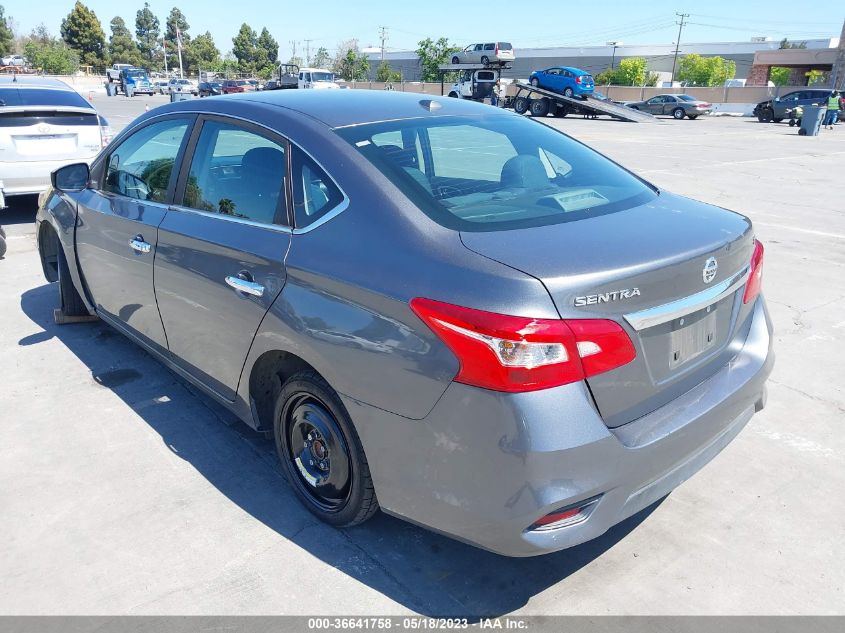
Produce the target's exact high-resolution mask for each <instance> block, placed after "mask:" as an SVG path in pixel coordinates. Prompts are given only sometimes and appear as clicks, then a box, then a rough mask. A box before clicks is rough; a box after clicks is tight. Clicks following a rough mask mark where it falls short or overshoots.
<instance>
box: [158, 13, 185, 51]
mask: <svg viewBox="0 0 845 633" xmlns="http://www.w3.org/2000/svg"><path fill="white" fill-rule="evenodd" d="M190 28H191V27H190V25H189V24H188V20H187V19H186V18H185V15H184V14H183V13H182V12H181V11H180V10H179V9H178V8H177V7H173V8H172V9H170V14H169V15H168V16H167V20H165V21H164V39H166V40H167V43H168V44H169V46H168V48H170V49H171V50H174V51H175V50H176V34H177V32H178V33H179V35H180V36H181V38H182V46H187V44H188V42H190V41H191V36H190V35H188V29H190Z"/></svg>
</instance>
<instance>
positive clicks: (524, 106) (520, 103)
mask: <svg viewBox="0 0 845 633" xmlns="http://www.w3.org/2000/svg"><path fill="white" fill-rule="evenodd" d="M528 105H529V104H528V98H527V97H517V98H516V99H514V100H513V111H514V112H516V113H517V114H525V113H526V112H528Z"/></svg>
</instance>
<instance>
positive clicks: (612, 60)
mask: <svg viewBox="0 0 845 633" xmlns="http://www.w3.org/2000/svg"><path fill="white" fill-rule="evenodd" d="M607 45H608V46H612V47H613V57H611V58H610V70H613V68H614V67H615V66H616V49H617V48H618V47H620V46H622V42H620V41H618V40H616V41H613V42H608V43H607Z"/></svg>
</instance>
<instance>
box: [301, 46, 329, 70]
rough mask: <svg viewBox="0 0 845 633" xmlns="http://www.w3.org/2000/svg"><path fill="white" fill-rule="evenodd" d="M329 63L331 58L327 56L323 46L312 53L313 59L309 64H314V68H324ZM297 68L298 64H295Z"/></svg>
mask: <svg viewBox="0 0 845 633" xmlns="http://www.w3.org/2000/svg"><path fill="white" fill-rule="evenodd" d="M331 61H332V58H331V57H330V56H329V51H327V50H326V47H325V46H321V47H320V48H318V49H317V52H316V53H314V58H313V59H312V60H311V63H312V64H314V68H326V67H328V65H329V64H330V63H331ZM291 63H293V62H291ZM297 66H299V64H297Z"/></svg>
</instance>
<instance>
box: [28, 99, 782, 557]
mask: <svg viewBox="0 0 845 633" xmlns="http://www.w3.org/2000/svg"><path fill="white" fill-rule="evenodd" d="M37 235H38V244H39V249H40V253H41V258H42V262H43V267H44V273H45V275H46V277H47V279H48V280H50V281H58V287H59V294H60V299H61V303H62V307H63V310H64V312H65V313H66V314H69V315H88V314H96V315H98V316H99V317H100V318H101V319H102V320H104V321H105V322H106V323H108V324H110V325H111V326H113V327H114V328H116V329H118V330H119V331H121V332H123V333H124V334H126V335H127V336H129V337H130V338H131V339H132V340H134V341H136V342H137V343H138V344H140V345H141V346H143V347H144V348H145V349H147V350H148V351H150V352H151V353H152V354H154V355H155V356H157V357H158V358H159V359H160V360H161V361H162V362H163V363H164V364H165V365H166V366H167V367H169V368H170V369H171V370H173V371H174V372H176V373H177V374H179V375H180V376H182V377H183V378H184V379H186V380H188V381H190V382H192V383H194V384H195V385H197V386H198V387H200V388H202V389H203V390H204V391H205V392H206V393H208V394H210V395H211V396H213V397H214V398H216V399H217V400H219V401H220V402H221V403H223V404H224V405H226V406H228V407H229V408H230V409H231V410H232V411H234V412H235V413H236V414H237V415H238V416H240V417H241V418H242V419H243V420H244V421H245V422H246V423H247V424H249V425H250V426H252V427H253V428H255V429H257V430H258V431H263V432H266V433H267V434H268V435H272V436H273V437H274V438H275V443H276V446H277V449H278V453H279V457H280V458H281V462H282V465H283V470H284V472H285V474H286V476H287V478H288V480H289V482H290V485H291V486H292V487H293V489H294V490H295V491H296V493H297V495H298V496H299V498H300V499H301V501H302V503H303V504H304V505H305V506H306V507H307V508H308V509H309V510H310V511H312V512H313V513H314V514H316V515H317V516H318V517H320V518H321V519H323V520H324V521H326V522H328V523H331V524H333V525H337V526H349V525H354V524H356V523H360V522H361V521H364V520H366V519H367V518H369V517H370V516H371V515H372V514H373V513H375V512H376V511H377V510H378V508H381V509H382V510H384V511H385V512H388V513H390V514H393V515H396V516H398V517H401V518H404V519H407V520H409V521H413V522H414V523H418V524H421V525H424V526H426V527H428V528H431V529H433V530H437V531H439V532H442V533H444V534H448V535H450V536H453V537H455V538H457V539H461V540H463V541H466V542H469V543H472V544H474V545H478V546H480V547H484V548H487V549H490V550H493V551H495V552H499V553H502V554H506V555H510V556H530V555H534V554H541V553H544V552H550V551H554V550H559V549H562V548H566V547H570V546H572V545H575V544H577V543H581V542H583V541H586V540H589V539H592V538H595V537H597V536H599V535H600V534H602V533H603V532H605V531H606V530H607V529H608V528H610V527H611V526H613V525H614V524H616V523H618V522H619V521H622V520H623V519H625V518H626V517H628V516H630V515H632V514H634V513H635V512H637V511H639V510H641V509H643V508H645V507H646V506H648V505H650V504H652V503H654V502H655V501H657V500H659V499H661V498H662V497H664V496H665V495H667V494H668V493H669V492H671V491H672V489H673V488H675V487H676V486H678V485H679V484H681V483H682V482H683V481H684V480H686V479H687V478H688V477H690V476H691V475H692V474H693V473H695V472H696V471H697V470H698V469H700V468H701V467H702V466H704V465H705V464H706V463H707V462H708V461H709V460H710V459H712V458H713V457H714V456H715V455H716V454H717V453H718V452H719V451H720V450H721V449H722V448H724V447H725V446H726V445H727V444H728V443H729V442H730V441H731V440H732V439H733V438H734V437H735V436H736V435H737V434H738V433H739V431H740V430H741V429H742V428H743V426H744V425H745V424H746V423H747V422H748V420H749V419H750V418H751V416H752V415H753V414H754V413H755V412H756V411H759V410H760V409H761V408H762V407H763V405H764V403H765V399H766V390H765V381H766V378H767V376H768V374H769V372H770V370H771V367H772V363H773V360H774V357H773V354H772V351H771V344H772V336H771V323H770V321H769V317H768V314H767V311H766V305H765V303H764V301H763V297H762V295H761V294H760V285H761V279H762V265H763V247H762V245H761V244H760V243H759V242H758V241H756V240H755V238H754V231H753V229H752V226H751V222H750V221H749V220H748V219H747V218H745V217H743V216H742V215H739V214H737V213H733V212H731V211H726V210H724V209H720V208H717V207H713V206H710V205H706V204H702V203H699V202H695V201H692V200H688V199H686V198H681V197H679V196H676V195H672V194H671V193H668V192H665V191H661V190H659V189H657V188H656V187H654V186H652V185H650V184H649V183H647V182H645V181H643V180H642V179H640V178H638V177H637V176H635V175H634V174H632V173H630V172H628V171H626V170H625V169H623V168H622V167H619V166H618V165H616V164H614V163H613V162H612V161H610V160H608V159H607V158H604V157H603V156H601V155H599V154H597V153H596V152H594V151H593V150H591V149H589V148H588V147H586V146H584V145H582V144H580V143H578V142H577V141H575V140H573V139H571V138H569V137H568V136H566V135H564V134H561V133H559V132H557V131H555V130H553V129H552V128H550V127H547V126H545V125H543V124H541V123H538V122H535V121H531V120H530V119H525V118H524V117H520V116H518V115H514V114H512V113H508V112H506V111H504V110H501V109H497V108H491V107H489V106H484V105H481V104H476V103H472V102H468V101H462V100H459V99H441V98H428V97H426V96H425V95H414V94H402V93H395V92H387V93H385V92H378V91H372V92H371V91H365V90H339V91H334V92H331V91H329V92H326V91H322V92H314V91H309V90H298V91H277V92H259V93H249V94H244V95H238V96H228V97H212V98H210V99H203V100H202V101H183V102H179V103H174V104H170V105H166V106H163V107H160V108H157V109H155V110H153V111H151V112H149V113H147V114H145V115H144V116H142V117H140V118H139V119H137V120H136V121H135V122H133V123H132V124H131V125H130V126H129V127H128V128H127V129H126V130H125V131H124V132H123V133H121V134H120V135H119V136H118V137H117V138H116V139H115V140H114V141H113V142H112V143H111V145H109V146H108V148H107V149H105V150H104V151H103V152H102V153H101V154H100V156H99V157H98V158H97V159H96V160H95V161H94V162H93V164H92V165H91V167H90V169H89V167H88V166H87V165H85V164H80V165H75V166H69V167H65V168H63V169H60V170H57V171H56V172H55V173H54V174H53V188H52V190H51V191H50V192H49V193H48V194H46V195H45V196H44V197H43V199H42V205H41V207H40V209H39V212H38V217H37ZM198 441H199V440H198ZM724 476H725V477H730V476H731V475H730V473H725V474H724Z"/></svg>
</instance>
